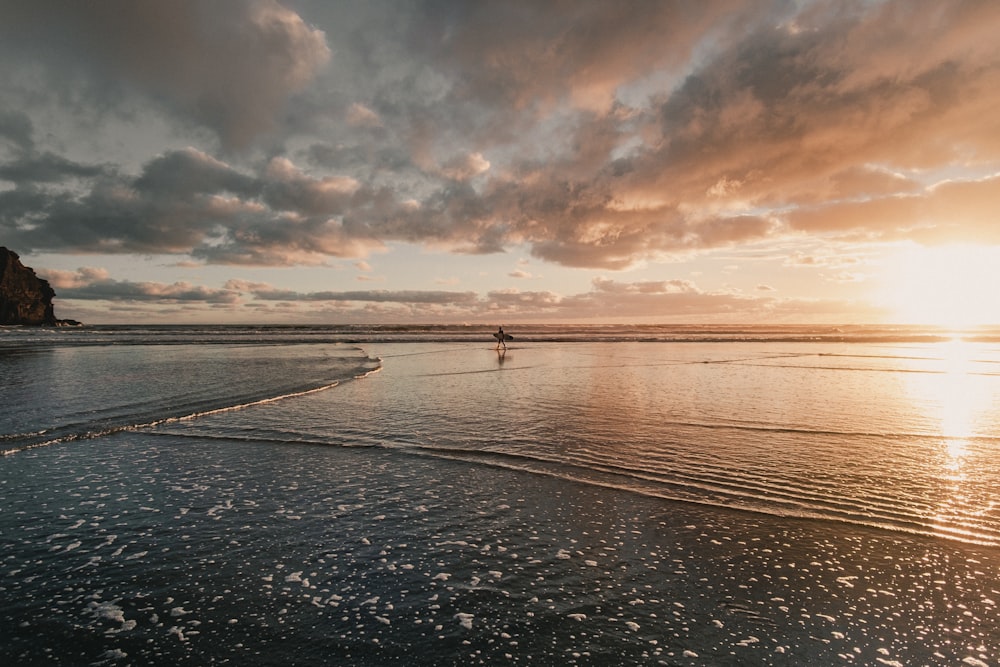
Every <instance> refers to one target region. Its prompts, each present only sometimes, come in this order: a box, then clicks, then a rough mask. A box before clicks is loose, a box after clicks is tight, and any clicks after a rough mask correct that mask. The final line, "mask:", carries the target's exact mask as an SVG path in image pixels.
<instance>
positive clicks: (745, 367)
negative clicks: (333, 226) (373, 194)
mask: <svg viewBox="0 0 1000 667" xmlns="http://www.w3.org/2000/svg"><path fill="white" fill-rule="evenodd" d="M317 335H318V334H316V333H315V332H309V334H308V335H307V336H305V337H302V336H300V334H296V336H297V338H296V340H294V341H285V343H282V342H281V340H280V336H279V337H278V338H279V340H277V341H275V340H271V341H268V342H267V344H264V345H262V344H259V343H253V344H250V343H241V344H240V345H238V346H231V345H226V344H218V345H205V344H204V343H201V344H194V341H190V340H189V341H188V342H184V341H183V340H180V341H172V342H171V344H170V345H135V344H134V343H135V341H132V343H133V344H130V345H114V346H107V345H92V344H88V345H85V346H75V347H73V346H70V347H65V346H63V347H60V346H49V347H45V348H44V349H32V350H30V351H24V350H20V351H14V352H9V353H5V354H3V355H0V372H2V373H3V374H4V379H5V380H6V382H5V383H4V386H5V387H6V388H5V389H4V390H2V391H3V393H2V395H0V398H2V399H4V400H5V401H6V402H7V405H15V402H17V401H19V403H16V404H17V405H18V406H20V409H17V410H8V411H6V412H5V413H4V414H3V416H2V417H0V418H2V419H3V420H4V421H3V422H0V423H2V424H3V428H4V429H5V432H6V436H5V437H6V441H5V442H6V445H7V449H8V450H10V451H12V452H13V453H11V454H9V455H8V456H6V457H3V458H0V536H2V541H0V573H2V578H0V593H2V596H3V599H4V600H5V604H4V605H3V610H2V612H0V616H2V619H0V622H2V626H3V627H5V628H8V630H7V631H6V632H7V637H6V638H4V639H2V640H0V659H2V660H3V661H4V663H5V664H52V663H60V664H94V663H104V664H168V663H169V664H176V663H178V662H180V663H187V664H208V663H239V664H277V663H281V664H302V665H318V664H331V663H335V664H356V665H383V664H385V665H388V664H398V663H399V662H400V661H405V662H406V663H407V664H427V665H439V664H455V665H459V664H507V663H511V664H594V665H604V664H668V665H678V664H690V665H701V664H717V665H747V664H761V665H800V664H864V665H869V664H889V665H893V664H899V665H911V664H968V665H982V664H986V665H996V664H997V663H998V655H997V649H996V647H997V646H998V645H1000V612H998V610H997V603H998V602H1000V583H998V581H1000V578H998V577H997V574H998V572H1000V570H998V566H1000V549H998V546H997V545H998V542H1000V538H998V535H1000V512H998V508H997V506H996V493H995V491H994V489H996V488H998V487H997V482H998V481H1000V471H998V463H997V461H998V457H997V456H996V447H997V440H996V436H995V435H994V434H996V433H1000V431H998V430H997V419H998V417H997V410H996V409H995V407H996V398H997V391H998V390H1000V376H998V375H997V367H996V363H997V360H998V358H1000V355H998V351H997V349H996V348H995V347H992V345H993V344H992V343H975V344H972V343H939V342H912V341H895V342H889V343H885V342H878V343H874V344H873V343H870V342H843V341H837V342H823V343H814V342H803V341H800V340H789V341H770V342H738V341H729V342H711V343H709V342H691V343H683V344H677V343H663V342H653V343H638V342H629V341H626V340H619V341H616V342H604V343H589V342H572V343H558V342H549V343H541V342H532V341H515V344H514V345H512V347H511V349H510V350H508V351H507V352H506V353H505V354H504V355H502V356H501V355H500V354H498V353H497V352H496V351H494V350H492V349H490V348H489V346H488V344H483V343H482V342H468V341H463V340H439V341H436V342H429V343H393V342H379V341H368V342H361V343H360V349H359V348H358V346H355V345H347V344H343V343H341V344H337V343H332V342H327V343H323V342H319V341H318V340H317ZM369 357H371V358H372V359H374V358H376V357H377V358H380V359H381V364H380V365H381V370H380V371H379V372H377V373H374V374H368V373H369V372H370V371H372V370H374V369H376V368H378V367H379V364H378V363H376V362H374V361H373V360H372V359H369ZM185 360H189V361H194V360H197V361H198V363H197V364H185ZM47 373H48V375H47ZM357 376H364V377H361V378H360V379H352V378H355V377H357ZM46 378H55V379H58V381H59V383H60V385H61V386H60V392H58V393H57V394H54V395H53V397H52V398H51V399H46V398H45V397H46V396H47V391H46V390H47V386H48V385H49V384H50V383H51V380H47V379H46ZM98 380H100V381H98ZM338 383H339V384H338ZM48 388H51V387H48ZM279 397H283V398H279ZM46 401H48V402H46ZM30 406H34V408H35V409H33V410H29V409H28V408H29V407H30ZM46 443H47V444H46Z"/></svg>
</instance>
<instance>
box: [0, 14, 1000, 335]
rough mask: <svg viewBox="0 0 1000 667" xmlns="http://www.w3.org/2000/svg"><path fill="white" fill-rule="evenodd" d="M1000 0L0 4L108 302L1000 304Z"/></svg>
mask: <svg viewBox="0 0 1000 667" xmlns="http://www.w3.org/2000/svg"><path fill="white" fill-rule="evenodd" d="M997 35H1000V3H997V2H994V1H992V0H979V1H969V2H963V1H959V0H954V1H949V2H942V1H941V0H899V1H895V0H885V1H879V0H857V1H852V0H815V1H810V0H773V1H772V0H739V1H736V0H717V1H713V0H700V1H699V2H688V1H678V2H670V1H667V0H664V1H662V2H652V1H636V2H628V1H621V2H606V1H604V0H592V1H591V0H574V1H572V2H558V1H554V2H535V1H527V0H525V1H523V2H522V1H518V0H505V1H504V2H472V1H467V0H451V1H448V0H431V1H427V2H419V1H418V2H414V1H388V0H369V1H360V0H359V1H358V2H328V1H326V0H315V1H313V0H301V1H298V0H288V1H286V2H276V1H271V0H260V1H247V2H200V1H195V0H172V1H171V2H161V1H159V0H156V1H153V0H149V1H146V0H138V1H134V0H128V1H126V0H101V1H98V2H86V3H83V2H77V1H75V0H39V1H38V2H30V3H29V2H20V1H17V0H0V90H3V95H2V96H0V245H2V246H6V247H8V248H10V249H12V250H14V251H15V252H17V253H18V254H19V255H20V256H21V260H22V262H23V263H24V264H26V265H28V266H31V267H32V268H34V269H35V271H36V272H37V273H38V275H40V276H41V277H44V278H46V279H47V280H49V281H50V283H51V284H52V286H53V287H54V288H55V291H56V294H57V296H56V300H55V306H56V314H57V316H58V317H62V318H73V319H78V320H81V321H83V322H85V323H93V324H99V323H130V322H136V323H140V322H141V323H147V322H148V323H186V322H191V323H203V322H215V323H278V322H288V323H366V322H371V323H410V322H422V323H437V322H440V323H492V324H495V323H503V324H505V325H508V326H509V325H511V324H515V323H517V322H595V323H601V322H637V323H641V322H650V323H652V322H663V323H671V322H676V323H740V324H778V323H831V324H834V323H838V324H839V323H887V322H901V323H920V324H938V325H942V326H971V325H976V324H998V323H1000V289H997V286H998V285H1000V205H998V204H1000V113H997V111H996V110H997V109H998V108H1000V39H997Z"/></svg>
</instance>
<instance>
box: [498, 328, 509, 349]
mask: <svg viewBox="0 0 1000 667" xmlns="http://www.w3.org/2000/svg"><path fill="white" fill-rule="evenodd" d="M505 337H506V336H505V335H504V332H503V326H501V327H500V330H499V331H497V349H500V346H501V345H503V349H505V350H506V349H507V342H506V341H504V338H505Z"/></svg>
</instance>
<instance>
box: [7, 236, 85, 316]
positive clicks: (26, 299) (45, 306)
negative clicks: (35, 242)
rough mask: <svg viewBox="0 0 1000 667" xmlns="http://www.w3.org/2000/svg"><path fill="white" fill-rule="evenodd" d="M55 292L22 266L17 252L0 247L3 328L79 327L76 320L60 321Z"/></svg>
mask: <svg viewBox="0 0 1000 667" xmlns="http://www.w3.org/2000/svg"><path fill="white" fill-rule="evenodd" d="M55 295H56V293H55V290H53V289H52V286H51V285H49V283H48V281H47V280H42V279H41V278H39V277H38V276H36V275H35V272H34V271H33V270H31V269H30V268H28V267H26V266H25V265H24V264H21V258H20V257H18V255H17V253H16V252H14V251H13V250H8V249H7V248H4V247H0V325H3V324H27V325H35V326H39V325H45V326H60V325H77V324H79V322H76V321H74V320H57V319H56V316H55V311H54V310H53V308H52V297H54V296H55Z"/></svg>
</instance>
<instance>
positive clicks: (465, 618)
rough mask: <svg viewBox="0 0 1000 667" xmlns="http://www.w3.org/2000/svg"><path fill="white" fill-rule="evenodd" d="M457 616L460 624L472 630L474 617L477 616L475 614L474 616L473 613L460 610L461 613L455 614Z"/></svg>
mask: <svg viewBox="0 0 1000 667" xmlns="http://www.w3.org/2000/svg"><path fill="white" fill-rule="evenodd" d="M455 618H457V619H458V624H459V625H461V626H462V627H463V628H465V629H466V630H471V629H472V619H474V618H475V616H473V615H472V614H465V613H462V612H459V613H457V614H455Z"/></svg>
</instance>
